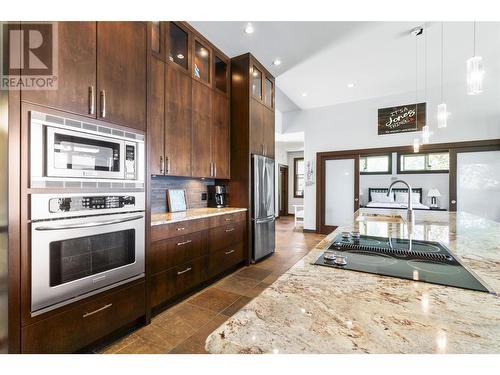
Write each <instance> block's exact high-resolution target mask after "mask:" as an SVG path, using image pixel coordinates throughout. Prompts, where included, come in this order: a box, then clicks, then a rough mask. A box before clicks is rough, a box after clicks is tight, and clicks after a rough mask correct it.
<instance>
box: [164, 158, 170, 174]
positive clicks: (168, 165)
mask: <svg viewBox="0 0 500 375" xmlns="http://www.w3.org/2000/svg"><path fill="white" fill-rule="evenodd" d="M165 161H166V164H167V168H166V169H165V174H169V173H170V158H169V157H168V156H165Z"/></svg>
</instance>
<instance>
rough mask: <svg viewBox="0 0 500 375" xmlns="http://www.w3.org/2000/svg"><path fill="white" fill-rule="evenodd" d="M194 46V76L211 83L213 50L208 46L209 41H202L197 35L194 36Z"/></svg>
mask: <svg viewBox="0 0 500 375" xmlns="http://www.w3.org/2000/svg"><path fill="white" fill-rule="evenodd" d="M193 47H194V50H193V56H194V61H193V78H194V79H196V80H199V81H201V82H203V83H206V84H208V85H210V84H211V82H212V77H211V70H212V69H211V60H212V50H211V48H210V47H208V45H207V43H205V42H202V41H201V40H200V39H198V38H196V37H195V38H194V43H193Z"/></svg>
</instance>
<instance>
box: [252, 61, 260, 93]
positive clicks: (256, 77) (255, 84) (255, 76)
mask: <svg viewBox="0 0 500 375" xmlns="http://www.w3.org/2000/svg"><path fill="white" fill-rule="evenodd" d="M252 96H253V97H254V98H256V99H259V100H262V72H261V71H260V70H259V69H257V68H256V67H255V66H253V67H252Z"/></svg>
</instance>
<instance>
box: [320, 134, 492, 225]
mask: <svg viewBox="0 0 500 375" xmlns="http://www.w3.org/2000/svg"><path fill="white" fill-rule="evenodd" d="M495 150H500V139H486V140H478V141H464V142H449V143H433V144H427V145H422V146H421V147H420V152H421V153H425V152H430V151H448V152H449V153H450V171H449V207H450V208H449V210H450V211H456V199H457V153H460V152H476V151H477V152H479V151H495ZM390 152H391V153H392V152H401V153H405V152H407V153H413V146H394V147H381V148H365V149H359V150H341V151H328V152H318V153H317V154H316V171H317V176H316V232H318V233H328V230H329V229H331V228H332V227H328V226H325V225H324V214H325V207H324V203H325V186H324V184H325V182H324V178H325V162H326V160H330V159H345V158H349V157H353V156H356V157H357V163H356V171H357V172H356V174H357V177H356V181H357V184H356V186H355V189H356V192H355V199H358V200H357V201H356V205H357V208H356V209H358V208H359V156H360V155H363V156H365V155H366V156H368V155H377V154H381V153H390Z"/></svg>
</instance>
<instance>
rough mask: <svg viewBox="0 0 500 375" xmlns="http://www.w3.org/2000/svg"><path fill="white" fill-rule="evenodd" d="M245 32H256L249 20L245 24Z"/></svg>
mask: <svg viewBox="0 0 500 375" xmlns="http://www.w3.org/2000/svg"><path fill="white" fill-rule="evenodd" d="M244 31H245V34H252V33H253V32H254V29H253V25H252V24H251V23H250V22H249V23H247V25H246V26H245V30H244Z"/></svg>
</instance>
